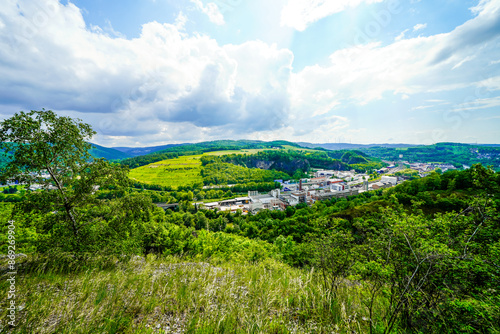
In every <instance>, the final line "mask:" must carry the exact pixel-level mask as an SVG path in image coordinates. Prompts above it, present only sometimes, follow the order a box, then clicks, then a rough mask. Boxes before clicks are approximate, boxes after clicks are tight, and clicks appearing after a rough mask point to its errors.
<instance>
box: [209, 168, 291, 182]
mask: <svg viewBox="0 0 500 334" xmlns="http://www.w3.org/2000/svg"><path fill="white" fill-rule="evenodd" d="M201 176H202V177H203V183H204V184H205V185H220V184H241V183H249V182H256V183H260V182H274V180H277V179H283V178H288V175H287V174H285V173H283V172H277V171H268V170H263V169H258V168H245V167H241V166H236V165H233V164H229V163H211V164H208V165H205V166H204V168H203V169H202V171H201Z"/></svg>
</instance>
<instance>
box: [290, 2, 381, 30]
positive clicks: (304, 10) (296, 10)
mask: <svg viewBox="0 0 500 334" xmlns="http://www.w3.org/2000/svg"><path fill="white" fill-rule="evenodd" d="M382 1H383V0H334V1H333V0H287V3H286V5H285V7H284V8H283V11H282V12H281V25H282V26H288V27H292V28H294V29H296V30H298V31H304V30H305V29H306V28H307V27H308V25H310V24H311V23H314V22H316V21H318V20H320V19H322V18H324V17H327V16H330V15H332V14H335V13H340V12H342V11H344V10H346V9H348V8H353V7H357V6H359V5H361V4H362V3H368V4H371V3H377V2H382Z"/></svg>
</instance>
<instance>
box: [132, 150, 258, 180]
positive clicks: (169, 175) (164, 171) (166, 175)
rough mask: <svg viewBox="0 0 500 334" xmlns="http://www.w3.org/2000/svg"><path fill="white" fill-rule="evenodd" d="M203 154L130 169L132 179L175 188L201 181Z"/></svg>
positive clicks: (234, 151) (243, 152)
mask: <svg viewBox="0 0 500 334" xmlns="http://www.w3.org/2000/svg"><path fill="white" fill-rule="evenodd" d="M266 150H268V149H244V150H228V151H215V152H207V153H204V154H203V155H205V156H206V155H210V156H223V155H228V154H245V155H246V154H255V153H258V152H261V151H266ZM203 155H201V154H200V155H187V156H180V157H178V158H173V159H168V160H163V161H158V162H155V163H152V164H149V165H146V166H142V167H138V168H135V169H132V170H130V173H129V177H130V178H131V179H132V180H135V181H139V182H142V183H146V184H154V185H159V186H164V187H171V188H172V189H176V188H177V187H179V186H192V185H193V184H196V183H203V177H202V176H201V169H202V166H201V161H200V158H201V157H202V156H203Z"/></svg>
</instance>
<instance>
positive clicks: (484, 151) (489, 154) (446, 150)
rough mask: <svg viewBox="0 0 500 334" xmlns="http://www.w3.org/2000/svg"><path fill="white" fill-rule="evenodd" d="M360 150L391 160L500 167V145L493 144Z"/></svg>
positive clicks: (454, 144)
mask: <svg viewBox="0 0 500 334" xmlns="http://www.w3.org/2000/svg"><path fill="white" fill-rule="evenodd" d="M360 150H361V151H363V152H365V153H366V154H368V155H370V156H373V157H377V158H380V159H384V160H390V161H399V160H404V161H408V162H429V163H432V162H434V163H447V164H454V165H455V167H457V168H462V165H467V166H471V165H473V164H477V163H481V164H483V165H484V166H489V165H492V166H493V167H494V168H495V169H497V170H498V169H500V147H493V146H482V145H468V144H459V143H438V144H435V145H429V146H413V147H407V148H387V147H369V148H360ZM400 155H402V158H400Z"/></svg>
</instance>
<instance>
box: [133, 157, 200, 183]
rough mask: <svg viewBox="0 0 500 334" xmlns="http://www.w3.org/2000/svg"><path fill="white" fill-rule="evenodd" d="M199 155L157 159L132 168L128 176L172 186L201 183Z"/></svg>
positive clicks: (141, 180)
mask: <svg viewBox="0 0 500 334" xmlns="http://www.w3.org/2000/svg"><path fill="white" fill-rule="evenodd" d="M200 157H201V155H191V156H182V157H178V158H174V159H168V160H163V161H158V162H155V163H153V164H149V165H146V166H142V167H139V168H135V169H132V170H131V171H130V174H129V177H130V178H131V179H133V180H137V181H140V182H143V183H147V184H156V185H160V186H170V187H173V188H176V187H178V186H186V185H192V184H194V183H202V182H203V178H202V177H201V174H200V172H201V161H200Z"/></svg>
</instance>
